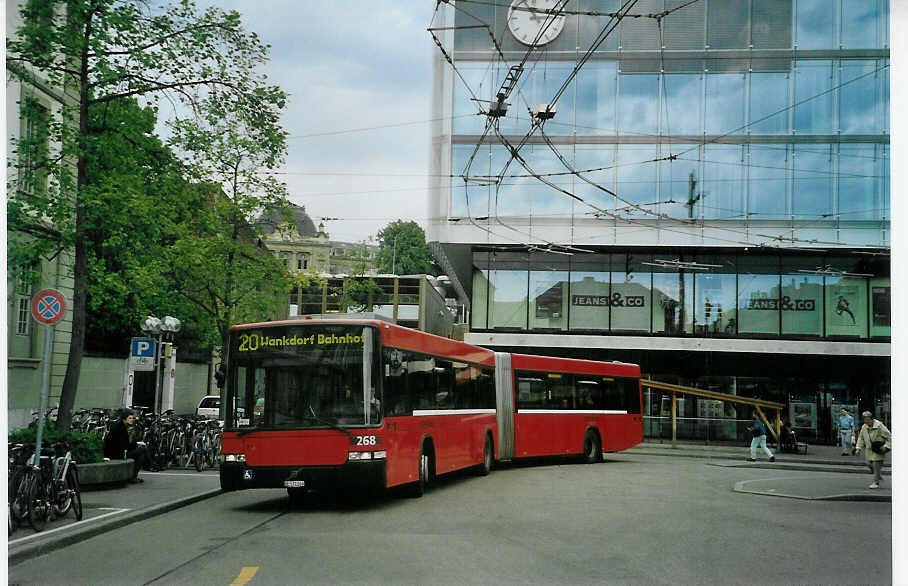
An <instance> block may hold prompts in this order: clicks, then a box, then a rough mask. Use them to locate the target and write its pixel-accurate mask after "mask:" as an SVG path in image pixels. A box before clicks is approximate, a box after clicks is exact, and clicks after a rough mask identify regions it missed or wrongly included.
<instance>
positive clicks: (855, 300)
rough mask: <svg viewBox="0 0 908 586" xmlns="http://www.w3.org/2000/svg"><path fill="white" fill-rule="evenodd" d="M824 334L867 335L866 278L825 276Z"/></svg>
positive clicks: (863, 336) (862, 336) (864, 336)
mask: <svg viewBox="0 0 908 586" xmlns="http://www.w3.org/2000/svg"><path fill="white" fill-rule="evenodd" d="M826 335H827V336H854V337H858V338H866V337H867V280H866V279H863V278H859V277H846V276H841V277H838V276H827V277H826Z"/></svg>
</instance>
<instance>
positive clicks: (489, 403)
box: [476, 368, 497, 409]
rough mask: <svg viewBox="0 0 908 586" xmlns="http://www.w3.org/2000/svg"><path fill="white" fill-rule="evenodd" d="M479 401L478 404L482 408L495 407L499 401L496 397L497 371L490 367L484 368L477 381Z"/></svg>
mask: <svg viewBox="0 0 908 586" xmlns="http://www.w3.org/2000/svg"><path fill="white" fill-rule="evenodd" d="M476 388H477V393H478V396H479V402H478V403H477V404H476V406H477V407H479V408H480V409H495V408H496V407H497V401H496V397H495V373H494V371H493V370H491V369H489V368H483V369H482V370H481V372H480V374H479V379H478V380H477V381H476Z"/></svg>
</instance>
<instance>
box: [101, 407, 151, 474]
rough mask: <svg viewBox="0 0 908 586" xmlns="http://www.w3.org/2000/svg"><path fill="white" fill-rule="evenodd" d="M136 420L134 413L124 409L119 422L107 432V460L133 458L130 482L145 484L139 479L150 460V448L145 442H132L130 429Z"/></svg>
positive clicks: (105, 451)
mask: <svg viewBox="0 0 908 586" xmlns="http://www.w3.org/2000/svg"><path fill="white" fill-rule="evenodd" d="M135 420H136V416H135V415H133V414H132V411H130V410H129V409H124V410H123V411H121V412H120V416H119V418H118V420H117V422H116V423H114V424H113V427H111V428H110V431H108V432H107V437H105V438H104V457H105V458H110V459H111V460H123V459H125V458H132V459H133V460H134V461H135V463H134V470H133V473H132V478H130V479H129V482H131V483H133V484H135V483H136V482H144V480H142V479H141V478H139V470H141V469H142V466H143V465H144V464H145V460H146V459H147V458H148V448H146V447H145V442H134V441H130V438H129V427H132V424H133V422H134V421H135Z"/></svg>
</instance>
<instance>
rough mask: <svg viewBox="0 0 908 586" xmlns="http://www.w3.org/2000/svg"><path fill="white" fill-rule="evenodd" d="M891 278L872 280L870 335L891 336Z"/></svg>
mask: <svg viewBox="0 0 908 586" xmlns="http://www.w3.org/2000/svg"><path fill="white" fill-rule="evenodd" d="M890 299H891V287H890V285H889V278H885V279H871V280H870V319H871V321H870V335H871V336H873V337H877V336H885V337H888V336H891V335H892V333H891V319H892V317H891V310H890Z"/></svg>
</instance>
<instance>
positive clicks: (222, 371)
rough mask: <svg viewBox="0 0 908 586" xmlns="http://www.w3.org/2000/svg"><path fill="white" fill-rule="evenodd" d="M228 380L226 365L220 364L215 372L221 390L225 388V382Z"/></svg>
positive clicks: (216, 381) (215, 378)
mask: <svg viewBox="0 0 908 586" xmlns="http://www.w3.org/2000/svg"><path fill="white" fill-rule="evenodd" d="M226 379H227V369H226V368H224V364H223V363H221V364H218V366H217V369H216V370H215V371H214V380H215V383H217V386H218V388H219V389H223V388H224V382H225V381H226Z"/></svg>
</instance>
